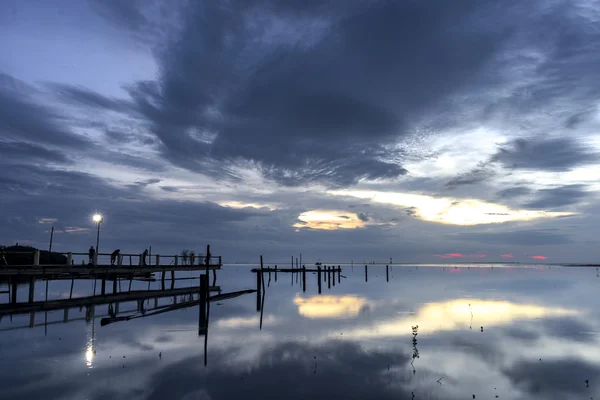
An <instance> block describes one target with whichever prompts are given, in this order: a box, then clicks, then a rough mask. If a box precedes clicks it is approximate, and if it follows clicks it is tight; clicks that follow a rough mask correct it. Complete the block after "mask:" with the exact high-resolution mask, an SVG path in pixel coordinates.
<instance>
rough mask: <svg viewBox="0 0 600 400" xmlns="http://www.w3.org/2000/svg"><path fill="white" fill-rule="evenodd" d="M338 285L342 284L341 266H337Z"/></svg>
mask: <svg viewBox="0 0 600 400" xmlns="http://www.w3.org/2000/svg"><path fill="white" fill-rule="evenodd" d="M338 283H342V266H341V265H338Z"/></svg>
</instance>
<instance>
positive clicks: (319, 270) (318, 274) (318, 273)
mask: <svg viewBox="0 0 600 400" xmlns="http://www.w3.org/2000/svg"><path fill="white" fill-rule="evenodd" d="M317 284H318V286H319V294H321V266H320V265H317Z"/></svg>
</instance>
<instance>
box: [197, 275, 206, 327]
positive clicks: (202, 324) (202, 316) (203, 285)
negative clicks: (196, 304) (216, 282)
mask: <svg viewBox="0 0 600 400" xmlns="http://www.w3.org/2000/svg"><path fill="white" fill-rule="evenodd" d="M207 301H208V276H206V275H200V321H199V326H198V335H203V334H206V328H207V326H206V303H207Z"/></svg>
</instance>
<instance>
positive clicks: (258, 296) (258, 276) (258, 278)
mask: <svg viewBox="0 0 600 400" xmlns="http://www.w3.org/2000/svg"><path fill="white" fill-rule="evenodd" d="M263 269H264V266H263V256H260V272H257V273H256V311H260V309H261V305H262V304H261V303H262V301H261V291H262V285H261V283H262V274H263Z"/></svg>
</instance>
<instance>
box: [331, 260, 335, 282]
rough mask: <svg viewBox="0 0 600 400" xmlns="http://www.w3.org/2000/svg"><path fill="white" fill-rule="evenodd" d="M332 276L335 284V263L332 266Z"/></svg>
mask: <svg viewBox="0 0 600 400" xmlns="http://www.w3.org/2000/svg"><path fill="white" fill-rule="evenodd" d="M331 277H332V278H333V286H335V265H334V266H332V267H331Z"/></svg>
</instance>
